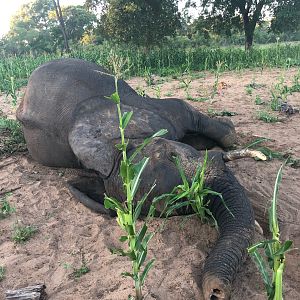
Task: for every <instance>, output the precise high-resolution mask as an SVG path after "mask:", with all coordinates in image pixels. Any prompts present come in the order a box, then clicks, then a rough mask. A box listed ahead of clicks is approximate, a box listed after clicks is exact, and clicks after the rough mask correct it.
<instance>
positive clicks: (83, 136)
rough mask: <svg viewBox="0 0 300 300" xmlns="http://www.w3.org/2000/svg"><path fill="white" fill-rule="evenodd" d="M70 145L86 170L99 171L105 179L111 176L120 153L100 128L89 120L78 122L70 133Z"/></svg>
mask: <svg viewBox="0 0 300 300" xmlns="http://www.w3.org/2000/svg"><path fill="white" fill-rule="evenodd" d="M69 144H70V146H71V148H72V150H73V152H74V154H75V156H76V157H77V158H78V160H79V161H80V163H81V164H82V165H83V166H84V167H85V168H87V169H92V170H95V171H98V172H99V173H100V174H99V175H100V177H101V178H103V179H105V178H107V177H108V176H109V175H110V174H111V172H112V170H113V168H114V164H115V161H116V157H117V155H118V151H117V149H116V148H115V146H114V143H112V140H111V138H109V136H106V135H105V134H102V130H101V129H100V128H99V127H98V126H95V124H92V123H91V122H89V120H83V119H81V120H80V121H78V122H76V123H75V124H74V126H73V128H72V130H71V131H70V133H69Z"/></svg>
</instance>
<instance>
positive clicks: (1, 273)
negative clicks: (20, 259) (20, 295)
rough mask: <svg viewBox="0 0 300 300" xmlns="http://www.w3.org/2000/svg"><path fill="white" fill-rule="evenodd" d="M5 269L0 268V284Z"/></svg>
mask: <svg viewBox="0 0 300 300" xmlns="http://www.w3.org/2000/svg"><path fill="white" fill-rule="evenodd" d="M5 272H6V268H5V267H4V266H0V282H1V281H2V280H3V279H4V278H5Z"/></svg>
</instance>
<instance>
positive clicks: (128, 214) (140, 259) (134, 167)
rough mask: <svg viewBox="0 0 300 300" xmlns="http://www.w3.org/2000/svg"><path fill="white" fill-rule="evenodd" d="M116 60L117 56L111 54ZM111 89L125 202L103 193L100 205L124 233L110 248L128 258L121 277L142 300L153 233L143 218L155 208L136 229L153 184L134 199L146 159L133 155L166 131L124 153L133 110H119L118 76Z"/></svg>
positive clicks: (118, 68) (118, 65)
mask: <svg viewBox="0 0 300 300" xmlns="http://www.w3.org/2000/svg"><path fill="white" fill-rule="evenodd" d="M115 59H116V60H118V59H119V58H118V57H115ZM113 66H114V73H115V74H120V72H121V66H123V62H121V61H120V60H119V61H114V62H113ZM115 89H116V92H115V93H113V94H112V95H111V96H110V97H109V99H110V100H111V101H113V102H114V103H115V104H116V105H117V111H118V117H119V129H120V134H121V143H120V144H117V145H116V147H117V149H118V150H119V151H121V152H122V160H121V163H120V178H121V179H122V182H123V188H124V193H125V195H126V201H125V202H122V201H120V200H118V199H115V198H113V197H110V196H108V195H105V199H104V205H105V208H107V209H112V210H114V211H115V212H116V213H117V222H118V224H119V226H120V227H121V229H122V230H123V231H124V232H125V235H124V236H121V237H120V241H121V242H122V243H124V242H126V243H127V249H122V248H119V249H111V252H112V253H113V254H117V255H120V256H126V257H128V258H129V259H130V260H131V261H132V271H131V272H124V273H122V275H123V276H127V277H131V278H132V279H133V281H134V285H135V297H136V299H137V300H141V299H143V294H142V287H143V285H144V283H145V280H146V277H147V274H148V272H149V271H150V269H151V268H152V266H153V264H154V259H151V260H149V261H146V257H147V252H148V243H149V242H150V240H151V239H152V237H153V235H154V233H152V232H150V233H148V232H147V231H148V226H147V220H148V219H149V218H151V217H152V216H153V214H154V211H155V206H154V203H153V204H152V205H151V207H150V209H149V212H148V216H147V219H146V221H145V222H144V223H143V225H142V227H141V228H140V229H139V230H138V229H137V219H138V218H139V216H140V213H141V210H142V207H143V205H144V203H145V201H146V200H147V198H148V196H149V194H150V192H151V191H152V189H153V188H154V187H155V184H153V185H152V187H151V188H150V190H149V191H148V193H146V194H145V195H144V196H143V197H142V199H139V200H138V201H136V200H135V195H136V192H137V191H138V188H139V185H140V182H141V180H142V179H141V175H142V173H143V171H144V169H145V168H146V166H147V164H148V162H149V158H146V157H144V158H142V159H141V160H139V161H136V157H137V155H139V154H140V153H141V151H142V149H143V148H144V147H145V146H147V145H148V144H149V143H150V142H151V141H152V140H153V139H154V138H155V137H159V136H162V135H164V134H166V133H167V131H166V130H164V129H162V130H160V131H158V132H157V133H155V134H154V135H152V136H151V137H149V138H147V139H145V140H144V141H143V142H142V143H141V144H140V145H139V146H138V147H137V148H136V149H135V151H134V152H133V153H132V154H131V156H130V157H128V156H127V146H128V143H129V141H128V140H125V129H126V127H127V125H128V124H129V122H130V119H131V117H132V114H133V112H124V113H122V111H121V105H120V101H121V99H120V97H119V93H118V77H117V76H116V77H115Z"/></svg>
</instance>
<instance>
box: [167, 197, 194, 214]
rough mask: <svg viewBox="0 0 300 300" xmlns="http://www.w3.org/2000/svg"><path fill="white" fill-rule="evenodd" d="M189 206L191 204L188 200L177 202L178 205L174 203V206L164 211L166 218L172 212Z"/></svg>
mask: <svg viewBox="0 0 300 300" xmlns="http://www.w3.org/2000/svg"><path fill="white" fill-rule="evenodd" d="M190 204H191V202H190V201H189V200H188V201H183V202H179V203H176V204H174V205H172V206H171V207H169V208H168V209H167V211H166V216H167V217H168V216H169V215H170V214H171V213H172V212H173V211H174V210H177V209H179V208H181V207H187V206H189V205H190Z"/></svg>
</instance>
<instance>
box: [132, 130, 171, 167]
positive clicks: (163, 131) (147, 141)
mask: <svg viewBox="0 0 300 300" xmlns="http://www.w3.org/2000/svg"><path fill="white" fill-rule="evenodd" d="M167 132H168V130H167V129H161V130H159V131H157V132H156V133H154V134H153V135H152V136H150V137H148V138H146V139H144V141H143V142H142V143H141V144H140V145H139V146H138V147H137V148H136V149H135V151H134V152H133V153H132V154H131V156H130V158H129V160H130V161H131V162H132V161H133V160H134V158H135V157H136V156H137V155H138V154H139V153H140V152H141V151H142V150H143V149H144V148H145V147H146V146H147V145H148V144H149V143H150V142H151V141H152V140H153V139H154V138H156V137H159V136H162V135H164V134H166V133H167Z"/></svg>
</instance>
